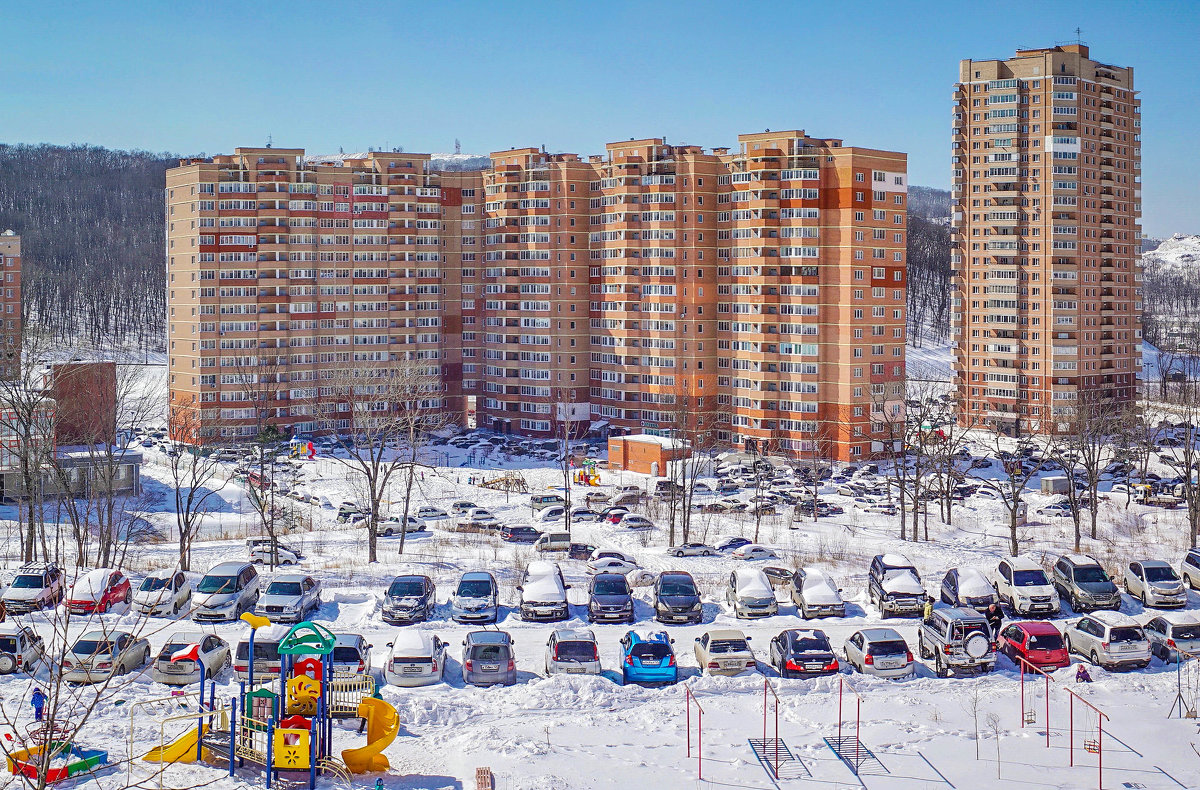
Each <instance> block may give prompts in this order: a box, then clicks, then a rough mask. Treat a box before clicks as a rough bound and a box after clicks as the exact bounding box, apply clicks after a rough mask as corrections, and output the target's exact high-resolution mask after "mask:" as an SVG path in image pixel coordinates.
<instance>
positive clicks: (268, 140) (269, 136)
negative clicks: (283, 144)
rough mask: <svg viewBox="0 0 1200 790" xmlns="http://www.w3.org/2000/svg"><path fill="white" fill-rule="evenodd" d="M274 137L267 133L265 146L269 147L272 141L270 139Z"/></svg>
mask: <svg viewBox="0 0 1200 790" xmlns="http://www.w3.org/2000/svg"><path fill="white" fill-rule="evenodd" d="M274 139H275V138H274V137H272V136H271V135H269V134H268V135H267V148H270V147H271V143H272V141H273V140H274Z"/></svg>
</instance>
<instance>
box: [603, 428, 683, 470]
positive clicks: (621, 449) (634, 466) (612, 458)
mask: <svg viewBox="0 0 1200 790" xmlns="http://www.w3.org/2000/svg"><path fill="white" fill-rule="evenodd" d="M690 454H691V450H690V448H689V446H688V443H687V442H685V441H684V440H682V439H674V438H671V437H670V436H655V435H653V434H648V433H639V434H634V435H632V436H613V437H610V438H609V440H608V468H609V469H610V470H616V469H620V470H624V471H627V472H638V473H640V474H644V475H654V476H655V477H658V476H660V475H665V474H666V473H667V464H668V463H669V462H671V461H679V460H682V459H684V458H687V457H688V456H689V455H690Z"/></svg>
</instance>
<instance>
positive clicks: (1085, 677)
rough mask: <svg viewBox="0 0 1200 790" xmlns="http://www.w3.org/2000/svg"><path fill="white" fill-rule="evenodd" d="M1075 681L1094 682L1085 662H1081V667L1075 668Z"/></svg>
mask: <svg viewBox="0 0 1200 790" xmlns="http://www.w3.org/2000/svg"><path fill="white" fill-rule="evenodd" d="M1075 682H1076V683H1091V682H1092V676H1091V674H1089V673H1088V671H1087V667H1085V666H1084V665H1083V664H1080V665H1079V667H1078V668H1077V669H1076V670H1075Z"/></svg>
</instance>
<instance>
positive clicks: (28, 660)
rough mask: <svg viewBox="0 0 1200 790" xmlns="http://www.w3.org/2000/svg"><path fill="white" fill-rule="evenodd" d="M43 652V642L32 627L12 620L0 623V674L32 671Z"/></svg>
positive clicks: (44, 651)
mask: <svg viewBox="0 0 1200 790" xmlns="http://www.w3.org/2000/svg"><path fill="white" fill-rule="evenodd" d="M45 653H46V645H45V642H44V641H43V640H42V638H41V637H40V636H38V634H37V632H35V631H34V630H33V629H32V628H29V627H28V626H24V625H17V624H16V623H13V622H8V623H3V624H0V675H10V674H12V673H13V672H33V668H34V665H35V664H37V663H38V662H39V661H41V660H42V658H43V657H44V656H45Z"/></svg>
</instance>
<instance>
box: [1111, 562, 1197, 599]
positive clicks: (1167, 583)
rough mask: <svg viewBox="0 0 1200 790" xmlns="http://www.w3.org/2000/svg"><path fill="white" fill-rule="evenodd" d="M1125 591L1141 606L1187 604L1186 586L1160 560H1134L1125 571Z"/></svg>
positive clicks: (1176, 574) (1173, 570)
mask: <svg viewBox="0 0 1200 790" xmlns="http://www.w3.org/2000/svg"><path fill="white" fill-rule="evenodd" d="M1125 592H1127V593H1129V594H1130V595H1131V596H1133V597H1134V598H1137V599H1138V600H1139V601H1141V602H1142V605H1143V606H1153V607H1162V608H1172V607H1183V606H1187V600H1188V594H1187V588H1185V587H1184V586H1183V580H1182V579H1180V578H1179V574H1178V573H1176V572H1175V569H1174V568H1172V567H1171V566H1170V565H1168V564H1167V563H1165V562H1163V561H1162V560H1136V561H1134V562H1131V563H1129V570H1128V571H1127V572H1126V573H1125Z"/></svg>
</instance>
